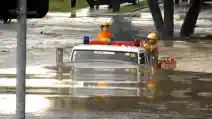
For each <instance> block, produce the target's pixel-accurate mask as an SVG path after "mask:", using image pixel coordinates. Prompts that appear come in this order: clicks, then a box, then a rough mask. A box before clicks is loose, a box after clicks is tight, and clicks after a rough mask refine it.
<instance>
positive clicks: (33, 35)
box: [0, 15, 212, 119]
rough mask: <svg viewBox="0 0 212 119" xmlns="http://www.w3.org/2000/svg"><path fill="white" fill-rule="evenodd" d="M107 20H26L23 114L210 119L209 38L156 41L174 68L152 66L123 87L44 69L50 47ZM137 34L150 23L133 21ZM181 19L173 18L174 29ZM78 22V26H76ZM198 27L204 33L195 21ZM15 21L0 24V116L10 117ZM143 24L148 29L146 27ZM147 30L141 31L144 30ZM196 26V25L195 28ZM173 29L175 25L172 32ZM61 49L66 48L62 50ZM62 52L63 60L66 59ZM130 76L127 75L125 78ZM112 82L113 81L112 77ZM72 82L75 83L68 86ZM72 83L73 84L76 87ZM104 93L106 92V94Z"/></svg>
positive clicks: (51, 61) (33, 117)
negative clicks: (174, 63) (152, 73)
mask: <svg viewBox="0 0 212 119" xmlns="http://www.w3.org/2000/svg"><path fill="white" fill-rule="evenodd" d="M108 19H109V18H81V19H79V18H74V19H68V18H67V17H64V16H60V17H58V16H57V17H51V16H48V15H47V17H46V18H44V19H41V20H34V19H32V20H29V22H28V31H29V32H28V40H27V42H28V55H27V80H26V81H27V84H26V85H27V95H26V112H27V118H29V119H38V118H39V119H70V118H73V119H156V118H157V119H175V118H176V119H200V118H201V119H210V118H211V117H212V115H211V114H212V113H211V111H212V100H211V99H212V89H211V85H212V68H211V67H210V66H212V62H211V59H212V57H211V56H212V49H211V45H210V44H211V43H210V41H201V40H195V42H194V41H193V42H184V41H175V42H173V46H169V47H165V46H164V44H163V42H161V43H160V46H161V47H160V52H161V53H160V54H161V56H170V55H173V56H175V58H176V60H177V62H178V65H177V69H176V70H174V71H168V70H158V71H157V73H156V74H155V76H154V77H152V78H151V79H148V78H140V79H139V80H140V83H139V84H137V85H133V86H128V87H127V88H126V87H123V86H121V85H119V86H116V87H115V88H114V87H109V86H105V87H101V86H100V87H98V88H94V87H92V86H91V87H84V86H83V85H82V83H79V84H73V83H71V78H70V74H69V73H68V72H63V73H62V74H59V75H63V78H62V79H61V78H59V79H58V78H57V77H58V74H57V71H55V70H51V69H49V68H45V66H53V65H55V63H56V57H55V54H56V53H55V51H56V50H55V47H58V46H65V45H73V44H74V43H76V42H80V40H81V39H82V38H83V35H89V36H91V37H94V36H95V35H96V33H97V32H98V30H99V29H98V28H99V26H98V25H99V24H100V23H101V22H102V20H108ZM133 23H134V24H135V25H136V26H137V27H138V28H139V29H138V30H139V31H140V32H141V34H140V35H141V36H142V35H143V36H145V35H146V33H147V32H149V31H150V30H152V29H153V25H152V21H142V20H139V18H137V19H136V18H135V19H133ZM180 23H181V21H176V28H178V26H179V25H180ZM82 24H83V25H82ZM199 24H200V26H201V25H202V27H204V28H203V30H204V31H206V30H207V32H210V31H209V30H210V28H209V27H210V24H209V23H208V24H207V25H208V26H209V27H206V25H205V24H203V23H202V22H201V21H199ZM15 28H16V24H15V23H12V24H6V25H0V39H2V41H1V44H0V47H1V52H0V54H1V55H0V58H1V61H0V64H1V69H0V80H1V82H0V118H2V119H5V118H9V119H10V118H11V119H13V118H15V101H16V99H15V84H16V83H15V76H16V75H15V70H16V69H15V57H16V55H15V51H16V49H15V47H16V40H15V39H16V31H15ZM147 28H148V29H147ZM146 29H147V30H146ZM200 29H201V27H200V28H199V29H198V30H199V31H200ZM178 30H179V29H176V32H177V31H178ZM66 51H67V52H69V51H70V49H67V50H66ZM67 52H66V53H65V56H64V60H65V61H66V60H67V58H68V54H67ZM131 80H133V79H131V78H130V79H129V81H131ZM117 82H118V81H117ZM74 85H75V86H74ZM76 85H77V86H76ZM108 95H109V96H108Z"/></svg>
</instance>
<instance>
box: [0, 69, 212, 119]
mask: <svg viewBox="0 0 212 119" xmlns="http://www.w3.org/2000/svg"><path fill="white" fill-rule="evenodd" d="M60 73H61V72H60ZM1 75H3V74H1ZM56 76H58V74H57V75H56V74H55V78H53V77H52V78H51V79H45V78H44V79H37V80H36V79H33V75H32V76H31V77H30V78H29V79H27V82H30V81H32V80H34V82H31V83H28V84H30V85H29V86H28V87H27V100H26V108H27V109H26V111H27V112H29V113H36V114H41V115H43V116H45V115H49V114H56V113H60V114H61V115H66V116H67V114H68V116H67V117H73V116H74V114H77V115H78V117H79V115H80V114H78V113H79V112H83V113H84V114H88V115H89V114H91V115H92V114H93V112H104V113H106V112H107V114H109V113H113V114H114V115H116V114H118V113H120V112H133V113H138V114H141V113H142V114H143V117H145V114H146V113H148V114H149V115H151V114H154V115H155V114H156V115H160V114H163V115H162V117H166V116H167V115H169V116H168V117H169V118H172V117H175V116H176V115H178V116H179V115H186V116H187V117H188V116H190V117H192V116H194V117H199V118H200V117H201V118H203V117H204V118H205V116H208V115H209V114H210V113H211V111H212V87H211V85H212V81H211V76H212V74H209V73H207V74H206V73H204V74H203V73H194V72H186V73H185V72H179V71H158V72H157V73H156V74H155V76H154V77H152V79H148V80H147V79H143V78H141V79H140V82H139V83H138V85H127V86H126V85H125V86H126V87H123V85H115V86H111V85H110V86H107V85H103V84H101V85H98V86H99V87H97V86H96V87H94V86H91V87H89V86H86V87H85V86H84V85H83V86H82V85H81V86H80V84H77V85H76V84H74V83H73V82H72V80H71V79H70V78H69V77H68V75H67V74H63V76H60V78H61V77H63V79H59V80H56ZM0 80H1V83H0V105H1V106H0V113H1V114H8V113H14V112H15V79H14V78H7V81H6V79H5V78H4V79H3V78H1V79H0ZM52 82H54V83H52ZM33 83H34V85H33ZM12 84H13V85H12ZM39 85H40V86H39ZM159 112H160V113H159ZM73 113H74V114H73ZM173 113H175V114H173ZM70 114H71V115H70ZM75 116H76V115H75ZM171 116H172V117H171ZM210 116H211V115H210ZM58 118H60V117H58Z"/></svg>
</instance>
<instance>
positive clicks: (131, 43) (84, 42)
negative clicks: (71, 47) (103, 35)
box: [83, 36, 141, 47]
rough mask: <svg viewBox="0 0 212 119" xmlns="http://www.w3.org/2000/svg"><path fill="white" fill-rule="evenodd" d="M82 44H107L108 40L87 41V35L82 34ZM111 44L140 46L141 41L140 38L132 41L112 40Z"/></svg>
mask: <svg viewBox="0 0 212 119" xmlns="http://www.w3.org/2000/svg"><path fill="white" fill-rule="evenodd" d="M83 44H90V45H108V42H104V41H97V40H93V41H89V36H84V41H83ZM111 45H118V46H137V47H140V46H141V42H140V40H135V41H134V42H133V41H113V42H111Z"/></svg>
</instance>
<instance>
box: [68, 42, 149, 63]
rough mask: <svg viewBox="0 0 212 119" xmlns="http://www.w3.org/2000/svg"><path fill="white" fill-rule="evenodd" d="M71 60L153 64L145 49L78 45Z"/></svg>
mask: <svg viewBox="0 0 212 119" xmlns="http://www.w3.org/2000/svg"><path fill="white" fill-rule="evenodd" d="M69 60H70V61H71V62H72V61H75V62H77V61H80V62H83V61H98V60H101V61H107V60H116V61H125V62H129V63H134V64H143V65H147V66H149V65H152V64H153V60H152V57H151V55H150V54H149V53H148V52H147V51H146V50H145V49H144V48H141V47H136V46H116V45H90V44H81V45H77V46H74V47H73V48H72V52H71V56H70V58H69Z"/></svg>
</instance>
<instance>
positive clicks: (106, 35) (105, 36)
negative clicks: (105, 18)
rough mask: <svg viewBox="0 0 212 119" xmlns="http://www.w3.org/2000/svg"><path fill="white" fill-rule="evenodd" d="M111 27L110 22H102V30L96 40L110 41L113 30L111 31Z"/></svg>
mask: <svg viewBox="0 0 212 119" xmlns="http://www.w3.org/2000/svg"><path fill="white" fill-rule="evenodd" d="M109 27H110V24H109V23H108V22H105V23H103V24H101V26H100V28H101V31H100V32H99V34H98V35H97V38H96V40H98V41H104V42H110V37H111V32H110V31H109Z"/></svg>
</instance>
